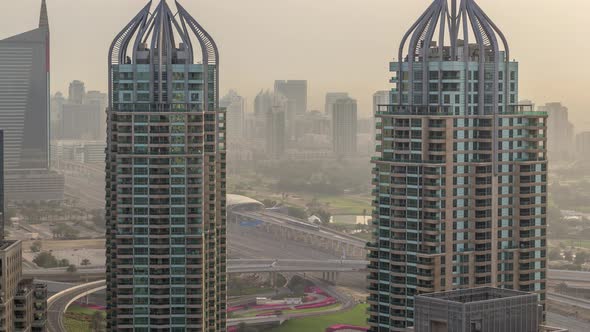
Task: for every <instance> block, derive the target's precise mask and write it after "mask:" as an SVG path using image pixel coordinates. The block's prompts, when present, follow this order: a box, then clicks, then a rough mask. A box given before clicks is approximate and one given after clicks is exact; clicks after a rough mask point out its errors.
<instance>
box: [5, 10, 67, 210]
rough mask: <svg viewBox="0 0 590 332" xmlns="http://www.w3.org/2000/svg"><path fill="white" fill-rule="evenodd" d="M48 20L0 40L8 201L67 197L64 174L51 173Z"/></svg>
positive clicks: (44, 16) (44, 14)
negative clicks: (64, 194)
mask: <svg viewBox="0 0 590 332" xmlns="http://www.w3.org/2000/svg"><path fill="white" fill-rule="evenodd" d="M49 55H50V52H49V20H48V16H47V6H46V4H45V0H42V5H41V15H40V18H39V27H38V28H37V29H34V30H31V31H28V32H24V33H22V34H19V35H16V36H13V37H9V38H6V39H3V40H0V129H2V130H4V157H5V159H4V165H5V168H6V178H5V179H6V182H5V188H6V197H7V200H9V201H19V200H21V201H22V200H25V201H36V200H59V199H63V190H64V179H63V176H61V175H59V174H56V173H52V172H50V171H49V161H50V157H49V135H50V133H49V104H50V95H49V74H50V71H49V69H50V57H49Z"/></svg>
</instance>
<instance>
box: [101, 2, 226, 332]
mask: <svg viewBox="0 0 590 332" xmlns="http://www.w3.org/2000/svg"><path fill="white" fill-rule="evenodd" d="M148 9H149V7H148ZM178 9H179V16H180V17H179V18H178V19H179V20H182V24H183V25H185V24H186V25H187V26H195V29H196V25H194V24H193V23H194V19H192V18H191V17H189V16H188V13H186V12H185V11H184V9H183V8H182V7H180V6H179V7H178ZM144 11H145V9H144ZM142 13H143V12H142ZM142 13H140V14H142ZM153 15H155V16H156V17H165V18H166V19H168V20H173V19H174V18H173V16H174V15H171V12H170V9H169V7H168V6H167V5H166V4H165V1H163V2H162V3H160V5H158V6H157V7H156V10H155V12H154V14H153ZM147 17H148V16H147V15H146V16H144V17H141V18H140V19H138V22H139V23H141V22H144V20H147ZM155 21H156V22H157V21H158V20H155ZM132 23H133V22H132ZM154 24H155V30H156V31H159V32H157V33H159V34H160V35H156V36H148V38H149V37H151V38H157V39H159V40H160V42H162V40H166V38H168V44H166V43H165V42H164V43H163V44H160V45H158V43H157V42H154V44H152V46H153V47H152V49H147V48H145V46H143V47H141V48H140V49H138V50H133V52H134V53H133V54H134V56H133V58H135V59H136V62H135V63H133V61H126V58H127V57H126V56H121V55H119V56H120V57H121V59H122V61H119V63H113V62H112V63H111V73H110V77H111V82H110V86H111V91H110V92H111V106H110V110H109V114H108V123H109V138H108V141H109V142H108V152H107V210H108V214H107V220H108V223H109V224H108V231H107V232H108V233H107V259H108V272H107V274H108V280H107V282H108V304H109V312H108V313H109V317H108V323H109V328H110V329H111V330H116V331H146V332H147V331H199V332H200V331H211V332H212V331H225V329H226V327H225V318H226V317H225V315H226V314H225V310H226V307H225V306H226V286H225V282H226V279H225V269H226V267H225V260H226V256H225V236H226V234H225V231H226V230H225V113H224V112H223V111H221V110H219V107H218V96H217V91H218V65H217V63H216V61H202V62H201V63H194V62H195V61H194V60H193V57H194V55H193V50H189V49H188V48H187V47H186V45H188V43H186V41H187V40H188V39H186V40H185V43H181V44H174V43H173V37H171V36H170V35H168V36H167V35H165V31H164V30H165V29H163V28H162V27H161V26H159V25H158V24H156V23H154ZM168 24H170V23H168ZM144 33H145V31H144ZM154 33H155V32H154ZM184 33H188V31H184ZM137 38H139V39H143V38H145V36H142V35H141V32H140V35H138V36H137ZM187 38H188V37H187ZM114 44H116V43H114ZM163 49H165V50H166V51H165V52H164V51H163ZM203 52H204V53H205V52H206V50H204V51H203ZM195 55H196V53H195Z"/></svg>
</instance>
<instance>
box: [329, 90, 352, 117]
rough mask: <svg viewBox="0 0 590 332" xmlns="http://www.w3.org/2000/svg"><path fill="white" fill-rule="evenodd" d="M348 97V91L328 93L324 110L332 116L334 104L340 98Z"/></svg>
mask: <svg viewBox="0 0 590 332" xmlns="http://www.w3.org/2000/svg"><path fill="white" fill-rule="evenodd" d="M344 98H348V93H347V92H328V93H326V105H325V106H324V112H325V113H326V115H327V116H329V117H330V118H331V117H332V111H333V110H334V104H335V103H336V101H337V100H338V99H344Z"/></svg>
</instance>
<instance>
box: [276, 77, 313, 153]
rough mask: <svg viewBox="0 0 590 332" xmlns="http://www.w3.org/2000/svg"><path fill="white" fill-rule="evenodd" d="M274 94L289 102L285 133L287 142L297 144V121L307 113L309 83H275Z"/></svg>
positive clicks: (293, 81)
mask: <svg viewBox="0 0 590 332" xmlns="http://www.w3.org/2000/svg"><path fill="white" fill-rule="evenodd" d="M274 92H275V94H277V95H282V96H284V97H285V98H286V100H287V111H286V113H285V132H286V133H287V141H288V142H295V141H297V140H298V139H299V138H300V137H299V136H298V135H297V120H298V119H299V117H301V116H303V115H304V114H305V112H307V81H300V80H291V81H275V88H274Z"/></svg>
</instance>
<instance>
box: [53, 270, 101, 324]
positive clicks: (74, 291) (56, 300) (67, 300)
mask: <svg viewBox="0 0 590 332" xmlns="http://www.w3.org/2000/svg"><path fill="white" fill-rule="evenodd" d="M105 288H106V281H105V280H99V281H95V282H90V283H87V284H83V285H78V286H75V287H72V288H69V289H66V290H64V291H62V292H59V293H57V294H55V295H53V296H51V297H50V298H49V299H48V300H47V331H49V332H64V331H66V328H65V326H64V322H63V317H64V314H65V312H66V311H67V310H68V307H69V306H70V305H71V304H72V303H74V302H75V301H77V300H79V299H81V298H82V297H84V296H86V295H89V294H92V293H96V292H98V291H101V290H103V289H105Z"/></svg>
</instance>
